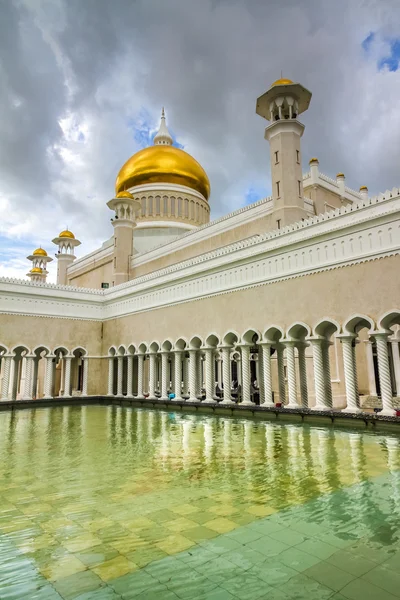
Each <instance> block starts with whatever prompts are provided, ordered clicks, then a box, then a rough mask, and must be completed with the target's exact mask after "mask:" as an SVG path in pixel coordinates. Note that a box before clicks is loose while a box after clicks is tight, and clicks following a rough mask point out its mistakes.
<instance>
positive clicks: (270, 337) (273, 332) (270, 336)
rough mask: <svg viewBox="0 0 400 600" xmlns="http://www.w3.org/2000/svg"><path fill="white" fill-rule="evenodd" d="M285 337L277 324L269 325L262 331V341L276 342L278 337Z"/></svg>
mask: <svg viewBox="0 0 400 600" xmlns="http://www.w3.org/2000/svg"><path fill="white" fill-rule="evenodd" d="M283 337H285V335H284V331H283V329H282V327H279V325H270V326H269V327H268V329H266V330H265V331H264V335H263V341H264V342H270V343H272V344H273V343H277V342H278V341H279V340H280V339H282V338H283Z"/></svg>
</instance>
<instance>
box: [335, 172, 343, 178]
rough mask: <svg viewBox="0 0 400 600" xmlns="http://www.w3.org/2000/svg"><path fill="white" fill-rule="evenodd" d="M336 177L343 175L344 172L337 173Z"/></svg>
mask: <svg viewBox="0 0 400 600" xmlns="http://www.w3.org/2000/svg"><path fill="white" fill-rule="evenodd" d="M336 177H344V173H337V175H336Z"/></svg>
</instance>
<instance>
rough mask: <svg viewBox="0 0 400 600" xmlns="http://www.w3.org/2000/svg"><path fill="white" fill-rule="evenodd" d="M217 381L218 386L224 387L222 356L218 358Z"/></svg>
mask: <svg viewBox="0 0 400 600" xmlns="http://www.w3.org/2000/svg"><path fill="white" fill-rule="evenodd" d="M217 383H218V387H219V388H220V389H222V356H218V358H217Z"/></svg>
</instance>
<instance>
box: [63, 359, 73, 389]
mask: <svg viewBox="0 0 400 600" xmlns="http://www.w3.org/2000/svg"><path fill="white" fill-rule="evenodd" d="M64 360H65V375H64V394H63V396H64V398H70V397H71V361H72V356H65V357H64Z"/></svg>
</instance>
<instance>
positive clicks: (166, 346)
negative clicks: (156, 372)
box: [161, 340, 173, 352]
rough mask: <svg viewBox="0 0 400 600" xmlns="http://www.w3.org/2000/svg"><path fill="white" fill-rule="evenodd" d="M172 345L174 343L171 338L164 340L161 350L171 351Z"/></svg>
mask: <svg viewBox="0 0 400 600" xmlns="http://www.w3.org/2000/svg"><path fill="white" fill-rule="evenodd" d="M172 346H173V344H172V342H171V340H164V341H163V343H162V344H161V350H163V351H164V352H170V351H171V350H172Z"/></svg>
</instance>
